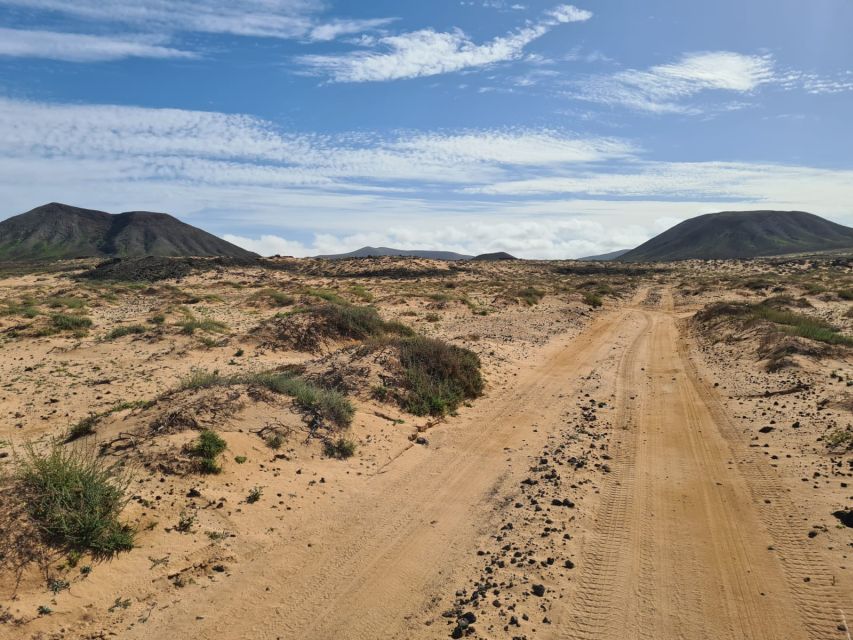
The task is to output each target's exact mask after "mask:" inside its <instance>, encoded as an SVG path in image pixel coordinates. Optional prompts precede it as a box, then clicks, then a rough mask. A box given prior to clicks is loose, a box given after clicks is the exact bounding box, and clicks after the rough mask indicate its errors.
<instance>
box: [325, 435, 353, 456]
mask: <svg viewBox="0 0 853 640" xmlns="http://www.w3.org/2000/svg"><path fill="white" fill-rule="evenodd" d="M357 447H358V445H356V443H355V442H354V441H353V440H350V439H349V438H344V437H343V436H341V437H340V438H337V439H335V440H326V442H324V443H323V453H325V454H326V456H328V457H329V458H336V459H337V460H346V459H347V458H351V457H352V456H354V455H355V450H356V448H357Z"/></svg>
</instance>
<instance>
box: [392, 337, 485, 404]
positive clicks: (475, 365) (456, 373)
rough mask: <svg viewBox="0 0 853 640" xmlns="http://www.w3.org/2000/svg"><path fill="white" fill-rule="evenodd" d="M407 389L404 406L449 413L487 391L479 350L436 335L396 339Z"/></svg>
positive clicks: (403, 400) (403, 399)
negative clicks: (452, 342) (456, 344)
mask: <svg viewBox="0 0 853 640" xmlns="http://www.w3.org/2000/svg"><path fill="white" fill-rule="evenodd" d="M395 344H396V346H397V348H398V349H399V353H400V364H401V366H402V368H403V377H404V383H405V385H406V392H405V395H404V396H403V398H402V404H403V407H404V408H405V409H406V410H407V411H408V412H409V413H413V414H415V415H436V416H438V415H445V414H447V413H450V412H452V411H455V410H456V409H457V408H458V407H459V405H460V404H461V403H462V402H463V401H464V400H467V399H471V398H476V397H477V396H479V395H480V394H481V393H482V391H483V385H484V383H483V378H482V376H481V374H480V359H479V358H478V357H477V355H476V354H475V353H473V352H472V351H469V350H468V349H464V348H462V347H457V346H455V345H451V344H448V343H446V342H443V341H441V340H437V339H435V338H426V337H423V336H412V337H408V338H399V339H397V340H396V342H395Z"/></svg>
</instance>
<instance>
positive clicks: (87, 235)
mask: <svg viewBox="0 0 853 640" xmlns="http://www.w3.org/2000/svg"><path fill="white" fill-rule="evenodd" d="M139 256H228V257H233V258H249V257H256V254H254V253H252V252H251V251H247V250H245V249H242V248H240V247H238V246H236V245H233V244H231V243H230V242H226V241H225V240H222V239H221V238H217V237H216V236H214V235H212V234H210V233H207V232H206V231H202V230H201V229H198V228H196V227H193V226H191V225H188V224H186V223H184V222H181V221H180V220H178V219H177V218H174V217H172V216H170V215H168V214H165V213H151V212H148V211H129V212H127V213H119V214H111V213H105V212H104V211H95V210H92V209H81V208H79V207H72V206H70V205H67V204H60V203H56V202H53V203H51V204H46V205H44V206H41V207H37V208H35V209H33V210H32V211H28V212H26V213H22V214H20V215H17V216H13V217H11V218H8V219H7V220H3V221H2V222H0V259H2V260H49V259H58V258H84V257H87V258H88V257H103V258H108V257H122V258H126V257H139Z"/></svg>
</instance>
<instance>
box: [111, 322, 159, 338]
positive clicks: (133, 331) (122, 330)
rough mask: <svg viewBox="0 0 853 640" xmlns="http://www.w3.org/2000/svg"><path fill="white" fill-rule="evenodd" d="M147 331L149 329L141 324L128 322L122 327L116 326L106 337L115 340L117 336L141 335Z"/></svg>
mask: <svg viewBox="0 0 853 640" xmlns="http://www.w3.org/2000/svg"><path fill="white" fill-rule="evenodd" d="M146 331H148V329H146V328H145V327H144V326H143V325H141V324H127V325H123V326H121V327H116V328H115V329H113V330H112V331H110V332H109V333H108V334H107V335H106V336H105V338H104V339H105V340H115V339H116V338H122V337H124V336H129V335H139V334H142V333H145V332H146Z"/></svg>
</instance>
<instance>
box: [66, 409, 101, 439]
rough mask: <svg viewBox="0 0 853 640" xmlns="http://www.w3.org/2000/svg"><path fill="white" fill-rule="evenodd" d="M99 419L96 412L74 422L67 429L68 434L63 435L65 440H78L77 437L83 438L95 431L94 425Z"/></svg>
mask: <svg viewBox="0 0 853 640" xmlns="http://www.w3.org/2000/svg"><path fill="white" fill-rule="evenodd" d="M99 420H100V416H99V415H98V414H96V413H92V414H89V415H88V416H86V417H85V418H83V419H82V420H80V421H79V422H76V423H75V424H74V425H72V427H71V428H70V429H69V430H68V434H67V435H66V436H65V441H66V442H72V441H74V440H78V439H79V438H84V437H86V436H90V435H92V434H93V433H95V426H96V425H97V424H98V421H99Z"/></svg>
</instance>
